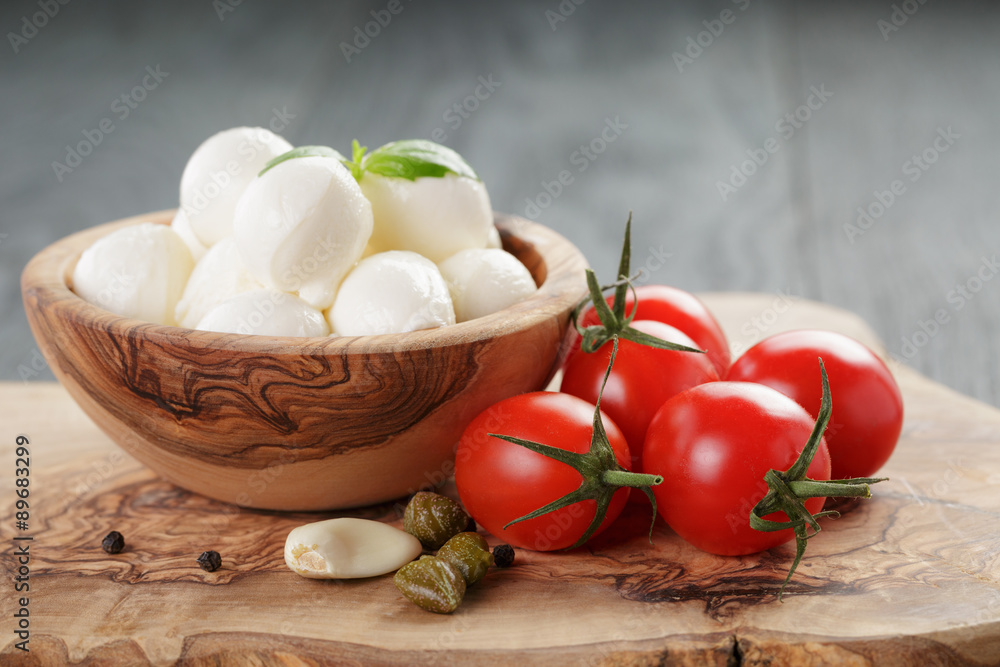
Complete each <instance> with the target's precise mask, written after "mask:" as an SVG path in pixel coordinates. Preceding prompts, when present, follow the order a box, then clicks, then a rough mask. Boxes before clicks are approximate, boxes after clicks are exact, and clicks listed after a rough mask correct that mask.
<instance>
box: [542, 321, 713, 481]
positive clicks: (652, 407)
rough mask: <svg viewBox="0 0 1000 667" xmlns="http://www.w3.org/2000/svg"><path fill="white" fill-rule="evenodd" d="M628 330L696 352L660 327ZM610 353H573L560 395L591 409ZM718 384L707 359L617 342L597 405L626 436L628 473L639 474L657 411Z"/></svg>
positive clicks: (607, 349)
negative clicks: (685, 393) (694, 389)
mask: <svg viewBox="0 0 1000 667" xmlns="http://www.w3.org/2000/svg"><path fill="white" fill-rule="evenodd" d="M640 307H641V304H640ZM632 327H633V328H634V329H638V330H639V331H641V332H643V333H647V334H650V335H651V336H656V337H657V338H660V339H663V340H666V341H669V342H671V343H679V344H681V345H687V346H690V347H697V344H696V343H695V342H694V341H692V340H691V339H690V338H688V337H687V336H686V335H684V334H683V333H682V332H681V331H679V330H678V329H676V328H674V327H672V326H669V325H667V324H663V323H662V322H654V321H651V320H638V321H636V320H633V322H632ZM611 347H612V346H611V344H610V343H605V344H604V345H603V346H602V347H601V349H599V350H598V351H597V352H592V353H589V354H588V353H586V352H583V351H581V350H580V348H576V349H574V350H573V351H572V352H571V353H570V355H569V357H568V358H567V359H566V364H565V366H564V367H563V371H564V375H563V380H562V387H561V391H563V392H565V393H567V394H572V395H573V396H579V397H580V398H582V399H583V400H585V401H588V402H590V403H596V402H597V395H598V393H599V392H600V391H601V384H602V382H603V380H604V373H605V371H606V370H607V368H608V362H609V361H610V359H611ZM718 379H719V376H718V374H717V373H716V372H715V367H714V366H713V365H712V362H711V360H710V359H709V358H708V355H706V354H699V353H697V352H680V351H677V350H661V349H658V348H653V347H648V346H646V345H640V344H638V343H633V342H632V341H628V340H624V339H619V348H618V356H617V358H616V359H615V366H614V368H613V369H612V370H611V377H610V378H609V379H608V386H607V388H605V390H604V397H603V398H602V399H601V409H602V410H604V411H605V412H606V413H607V414H608V415H609V416H610V417H611V419H612V420H613V421H614V422H615V424H617V425H618V426H619V427H620V428H621V430H622V433H624V434H625V440H627V441H628V447H629V451H630V452H631V453H632V462H631V464H630V466H631V467H630V470H634V471H636V472H641V471H642V467H641V465H640V462H641V460H642V443H643V441H644V440H645V439H646V427H647V426H649V422H650V420H651V419H652V418H653V415H655V414H656V411H657V410H659V409H660V406H661V405H663V403H664V402H665V401H666V400H667V399H669V398H671V397H673V396H675V395H676V394H679V393H680V392H682V391H684V390H685V389H690V388H691V387H694V386H697V385H699V384H703V383H705V382H714V381H716V380H718ZM640 497H645V496H640Z"/></svg>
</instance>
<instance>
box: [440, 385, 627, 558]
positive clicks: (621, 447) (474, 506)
mask: <svg viewBox="0 0 1000 667" xmlns="http://www.w3.org/2000/svg"><path fill="white" fill-rule="evenodd" d="M603 422H604V429H605V431H607V435H608V442H609V443H610V444H611V448H612V450H613V451H614V453H615V458H616V459H617V461H618V464H619V465H621V466H622V467H623V468H626V469H627V468H628V467H629V461H630V456H629V451H628V444H626V442H625V436H623V435H622V432H621V431H620V430H619V429H618V427H617V426H615V424H614V422H613V421H611V420H610V419H608V418H607V417H606V416H604V417H603ZM593 424H594V405H593V404H591V403H587V402H586V401H584V400H582V399H579V398H576V397H575V396H569V395H567V394H557V393H553V392H544V391H539V392H534V393H531V394H521V395H519V396H513V397H511V398H508V399H505V400H502V401H500V402H499V403H496V404H494V405H493V406H491V407H489V408H487V409H486V410H485V411H484V412H482V413H481V414H480V415H479V416H478V417H476V418H475V419H474V420H473V421H472V423H471V424H469V426H468V428H466V429H465V432H464V433H463V434H462V438H461V440H460V441H459V443H458V451H457V452H456V454H455V486H456V487H457V488H458V495H459V497H461V499H462V504H463V505H464V506H465V509H466V510H467V511H468V512H469V514H471V515H472V517H473V518H474V519H475V520H476V522H477V523H478V524H479V525H481V526H482V527H483V528H485V529H486V530H488V531H489V532H490V533H492V534H493V535H495V536H497V537H499V538H500V539H501V540H504V541H505V542H508V543H510V544H512V545H514V546H516V547H523V548H525V549H533V550H535V551H553V550H556V549H565V548H566V547H569V546H572V545H573V544H575V543H576V541H577V540H578V539H579V538H580V537H582V536H583V534H584V533H585V532H586V530H587V527H588V526H590V523H591V522H592V521H593V519H594V511H595V509H596V506H597V503H596V502H595V501H593V500H585V501H582V502H579V503H575V504H573V505H569V506H567V507H563V508H562V509H558V510H556V511H554V512H550V513H549V514H545V515H543V516H539V517H535V518H534V519H529V520H527V521H522V522H520V523H516V524H514V525H513V526H510V527H509V528H507V529H506V530H505V529H504V525H506V524H507V523H508V522H510V521H513V520H514V519H518V518H520V517H522V516H524V515H526V514H530V513H531V512H533V511H535V510H537V509H538V508H540V507H543V506H545V505H547V504H548V503H551V502H552V501H554V500H558V499H559V498H561V497H562V496H564V495H566V494H567V493H570V492H571V491H574V490H576V489H577V488H579V486H580V483H581V481H582V477H581V476H580V473H579V472H577V471H576V470H575V469H573V468H572V467H570V466H569V465H567V464H566V463H562V462H560V461H556V460H554V459H551V458H548V457H546V456H544V455H542V454H538V453H536V452H533V451H531V450H529V449H525V448H524V447H521V446H519V445H515V444H513V443H511V442H507V441H505V440H500V439H499V438H494V437H490V435H488V434H490V433H497V434H502V435H509V436H513V437H515V438H521V439H523V440H532V441H534V442H539V443H542V444H545V445H549V446H551V447H557V448H559V449H565V450H567V451H572V452H577V453H581V454H582V453H586V452H587V451H588V450H589V449H590V440H591V435H592V432H593ZM628 496H629V489H628V488H627V487H624V488H622V489H620V490H618V491H616V492H615V494H614V496H613V497H612V499H611V504H610V505H609V507H608V511H607V514H606V516H605V518H604V521H602V522H601V525H600V527H599V528H598V529H597V531H596V532H595V533H594V534H595V535H597V534H598V533H600V532H601V531H603V530H604V529H605V528H607V527H608V526H609V525H611V522H612V521H614V520H615V519H616V518H617V517H618V515H619V514H621V511H622V509H623V508H624V507H625V502H626V501H627V500H628Z"/></svg>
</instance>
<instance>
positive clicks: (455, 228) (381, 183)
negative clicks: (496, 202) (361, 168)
mask: <svg viewBox="0 0 1000 667" xmlns="http://www.w3.org/2000/svg"><path fill="white" fill-rule="evenodd" d="M361 190H362V191H363V192H364V193H365V196H366V197H367V198H368V200H369V201H370V202H371V203H372V213H373V214H374V216H375V229H374V231H373V233H372V246H373V247H374V248H375V250H376V251H378V252H384V251H386V250H410V251H413V252H416V253H420V254H421V255H423V256H424V257H427V258H429V259H430V260H431V261H433V262H440V261H442V260H444V259H445V258H447V257H450V256H451V255H454V254H455V253H456V252H458V251H459V250H464V249H465V248H485V247H486V244H487V242H488V241H489V240H490V230H491V229H493V209H492V208H491V207H490V196H489V194H487V192H486V186H484V185H483V184H482V182H481V181H477V180H475V179H473V178H468V177H466V176H457V175H455V174H447V175H445V176H443V177H441V178H437V177H429V176H428V177H423V178H418V179H416V180H413V181H411V180H408V179H405V178H396V177H388V176H380V175H378V174H373V173H370V172H365V173H364V175H363V176H362V177H361Z"/></svg>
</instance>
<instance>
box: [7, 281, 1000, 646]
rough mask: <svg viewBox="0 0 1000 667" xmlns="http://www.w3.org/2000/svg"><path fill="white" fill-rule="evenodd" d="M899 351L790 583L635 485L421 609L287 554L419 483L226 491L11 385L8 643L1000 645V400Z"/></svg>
mask: <svg viewBox="0 0 1000 667" xmlns="http://www.w3.org/2000/svg"><path fill="white" fill-rule="evenodd" d="M702 297H703V298H704V300H705V301H706V303H707V304H708V305H709V307H710V308H712V310H713V311H714V312H715V313H716V315H717V317H718V318H719V319H720V321H721V322H722V324H723V326H724V327H725V329H726V331H727V333H728V334H729V335H730V339H731V341H732V342H733V344H734V347H735V348H737V349H742V348H745V347H746V345H747V344H748V343H750V342H752V340H753V339H754V338H756V337H761V336H763V335H765V334H766V335H770V334H773V333H777V332H779V331H782V330H787V329H797V328H822V329H830V330H835V331H840V332H843V333H846V334H848V335H851V336H854V337H855V338H857V339H859V340H861V341H863V342H865V343H867V344H869V345H871V346H874V347H876V349H881V347H880V344H879V342H878V340H877V339H876V337H875V336H874V335H873V333H872V332H871V331H870V330H869V328H868V327H867V326H866V325H865V324H864V322H862V321H861V320H860V319H859V318H857V317H856V316H854V315H852V314H850V313H848V312H845V311H843V310H839V309H836V308H833V307H830V306H826V305H822V304H818V303H815V302H810V301H804V300H792V301H789V300H788V299H787V298H786V297H776V296H775V295H767V294H737V293H723V294H705V295H702ZM890 364H891V367H892V369H893V372H894V373H895V374H896V377H897V380H898V381H899V384H900V386H901V388H902V391H903V395H904V400H905V410H906V418H905V424H904V428H903V435H902V437H901V440H900V443H899V445H898V447H897V449H896V452H895V453H894V455H893V457H892V458H891V460H890V461H889V463H888V464H887V465H886V466H885V468H884V469H883V471H882V472H883V473H884V474H885V475H887V476H889V477H890V478H891V480H890V481H888V482H884V483H882V484H880V485H878V486H877V487H875V488H874V490H873V492H874V497H873V498H872V499H871V500H868V501H864V502H862V503H860V504H856V505H854V506H850V507H848V508H845V509H847V511H845V513H844V514H843V516H842V517H841V518H840V519H836V520H829V519H827V520H824V521H823V523H822V525H823V531H822V533H820V534H819V535H817V536H816V537H815V538H813V539H811V540H810V542H809V548H808V551H807V553H806V556H805V558H804V560H803V561H802V564H801V566H800V567H799V570H798V572H797V573H796V575H795V577H794V579H793V580H792V582H791V584H790V585H789V587H788V590H787V592H786V595H785V599H784V601H783V602H779V601H778V600H777V597H776V593H777V590H778V588H779V587H780V585H781V582H782V580H783V578H784V575H785V572H786V570H787V567H788V565H789V563H790V561H791V557H792V555H793V553H794V548H793V546H792V545H784V546H782V547H778V548H775V549H773V550H771V551H768V552H764V553H761V554H756V555H752V556H745V557H719V556H713V555H710V554H706V553H703V552H700V551H699V550H697V549H695V548H694V547H691V546H689V545H687V544H686V543H684V542H683V541H682V540H681V539H680V538H679V537H677V536H676V535H675V534H674V533H673V532H672V531H671V530H670V529H669V528H668V527H667V526H666V525H665V524H664V523H663V522H662V520H658V521H657V523H656V530H655V533H654V535H653V545H650V544H649V542H648V541H647V539H646V533H645V531H646V529H647V528H648V521H649V512H650V508H649V507H648V505H647V506H644V505H642V504H630V505H629V507H628V508H627V509H626V512H625V514H623V516H622V518H621V519H619V521H618V522H616V523H615V524H614V525H613V526H612V527H611V528H610V529H609V530H608V531H607V532H605V533H604V534H603V535H601V536H598V537H597V538H595V539H594V540H592V541H591V542H589V543H588V544H587V545H585V546H584V547H582V548H579V549H576V550H574V551H570V552H561V553H535V552H530V551H525V550H519V551H518V553H517V562H516V564H515V566H514V567H512V568H510V569H507V570H495V571H492V572H491V573H490V574H489V575H488V576H487V577H486V578H485V579H484V580H483V581H482V582H480V583H479V584H478V585H477V586H476V587H475V588H473V589H470V590H469V592H468V594H467V595H466V598H465V601H464V603H463V604H462V606H461V607H460V608H459V609H458V611H456V612H455V613H454V614H451V615H436V614H431V613H428V612H425V611H423V610H421V609H419V608H417V607H415V606H414V605H412V604H411V603H410V602H408V601H407V600H405V599H404V598H403V597H402V596H401V595H400V594H399V593H398V591H397V590H396V589H395V587H394V586H393V583H392V577H391V576H388V575H387V576H383V577H378V578H374V579H368V580H353V581H340V582H337V581H317V580H309V579H303V578H301V577H299V576H297V575H295V574H293V573H292V572H291V571H289V570H288V569H287V568H286V567H285V564H284V561H283V558H282V548H283V544H284V540H285V536H286V535H287V533H288V531H289V530H290V529H291V528H293V527H294V526H296V525H299V524H301V523H305V522H309V521H315V520H319V519H322V518H329V517H333V516H360V517H366V518H373V519H380V520H384V521H389V522H392V523H393V524H394V525H397V526H399V525H401V520H400V519H399V514H398V513H399V511H400V509H401V507H402V505H401V503H402V502H404V501H405V499H401V500H400V502H398V503H386V504H382V505H378V506H373V507H370V508H366V509H362V510H351V511H346V512H339V513H332V512H327V513H318V514H308V513H279V512H266V511H257V510H246V509H241V508H239V507H236V506H232V505H226V504H223V503H219V502H216V501H213V500H209V499H206V498H204V497H201V496H197V495H194V494H191V493H188V492H186V491H183V490H181V489H179V488H178V487H175V486H173V485H171V484H169V483H167V482H165V481H163V480H161V479H159V478H157V477H156V476H155V475H154V474H153V473H151V472H150V471H149V470H147V469H146V468H144V467H143V466H142V465H140V464H139V463H137V462H136V461H135V460H133V459H132V458H130V457H129V456H128V455H127V454H125V453H123V452H122V451H121V450H119V449H118V448H117V447H116V446H115V445H114V444H113V443H112V442H111V441H110V440H109V439H108V438H107V437H106V436H105V435H104V434H103V433H101V432H100V431H99V430H98V429H97V427H96V426H94V425H93V424H92V423H91V422H90V421H89V420H88V419H87V417H85V416H84V414H83V413H82V412H81V411H80V410H79V409H78V408H77V407H76V405H75V404H74V403H73V402H72V400H71V399H70V397H69V396H68V394H67V393H66V392H65V391H64V390H63V389H62V388H61V387H60V386H59V385H57V384H51V383H36V384H30V383H29V384H22V383H3V384H0V423H2V425H3V437H2V441H0V451H2V456H0V460H2V461H5V462H6V466H5V469H4V470H3V473H2V475H0V480H2V485H0V491H2V498H3V500H2V503H0V507H2V510H0V514H2V519H0V536H2V540H3V545H4V551H3V556H2V557H0V562H2V567H3V570H4V583H3V595H2V597H0V618H2V619H3V620H2V621H0V631H2V633H3V634H2V636H3V637H4V639H3V641H2V645H3V646H4V648H3V649H2V651H0V664H29V665H61V664H82V665H145V664H152V665H169V664H181V665H227V664H248V663H249V664H255V665H324V664H365V665H437V664H449V663H454V664H466V665H493V664H508V663H518V664H545V665H579V664H593V665H618V664H670V665H673V664H677V665H737V664H743V665H761V664H811V665H818V664H854V665H866V664H913V665H969V664H971V665H1000V411H998V410H997V409H995V408H992V407H990V406H987V405H984V404H982V403H979V402H977V401H974V400H972V399H970V398H967V397H964V396H962V395H960V394H957V393H955V392H953V391H951V390H949V389H946V388H944V387H942V386H940V385H937V384H935V383H933V382H931V381H929V380H927V379H926V378H923V377H921V376H920V375H919V374H917V373H916V372H915V371H913V370H912V369H910V368H908V367H905V366H902V365H899V364H896V363H894V362H890ZM18 434H26V435H28V436H29V437H30V439H31V445H30V447H31V487H30V488H31V496H30V498H31V518H30V527H29V530H28V531H27V533H20V534H30V535H31V536H32V537H33V541H32V542H31V543H30V544H31V546H30V553H31V562H30V568H31V574H30V577H31V579H30V584H31V590H30V593H29V595H30V603H29V608H30V619H31V626H30V630H31V639H30V644H29V646H30V648H31V651H30V653H23V652H22V651H20V650H17V649H16V648H15V647H14V643H15V642H16V641H17V639H16V638H13V639H12V637H14V635H13V630H14V628H13V622H12V618H13V613H14V612H15V611H16V608H17V607H16V605H17V598H18V596H19V595H23V594H15V593H14V592H13V585H12V582H11V579H12V577H13V576H14V574H15V572H14V571H15V570H16V564H15V561H14V557H13V555H12V554H13V548H12V547H11V546H10V545H11V544H13V542H12V538H13V536H14V534H16V531H15V528H14V525H15V518H14V516H13V512H14V507H13V505H14V498H15V495H14V452H13V450H14V442H15V438H16V436H17V435H18ZM261 483H263V484H266V483H267V479H263V478H262V480H261ZM444 489H445V492H449V493H454V488H453V487H452V486H448V485H446V486H445V487H444ZM110 530H119V531H121V532H122V533H123V534H124V536H125V541H126V548H125V550H124V551H123V552H122V553H120V554H117V555H113V556H112V555H107V554H105V553H104V552H103V551H102V550H101V546H100V544H101V538H102V537H103V536H104V535H105V534H106V533H107V532H109V531H110ZM489 539H490V541H491V543H494V544H495V543H496V540H495V539H494V538H492V537H489ZM206 549H215V550H217V551H219V552H220V553H221V554H222V561H223V565H222V568H221V569H220V570H218V571H216V572H212V573H209V572H204V571H202V570H201V569H199V568H198V566H197V564H196V562H195V558H196V557H197V556H198V555H199V554H200V553H201V552H202V551H203V550H206Z"/></svg>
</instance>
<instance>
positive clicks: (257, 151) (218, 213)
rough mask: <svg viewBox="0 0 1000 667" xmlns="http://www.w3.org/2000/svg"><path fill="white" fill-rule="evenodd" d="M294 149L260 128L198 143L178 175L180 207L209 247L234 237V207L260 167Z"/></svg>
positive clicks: (232, 131)
mask: <svg viewBox="0 0 1000 667" xmlns="http://www.w3.org/2000/svg"><path fill="white" fill-rule="evenodd" d="M290 150H292V145H291V144H290V143H288V142H287V141H285V140H284V139H282V138H281V137H279V136H278V135H276V134H275V133H273V132H271V131H270V130H267V129H265V128H263V127H234V128H232V129H229V130H223V131H222V132H219V133H218V134H213V135H212V136H211V137H209V138H208V139H206V140H205V141H203V142H202V143H201V145H200V146H198V148H196V149H195V151H194V153H192V154H191V157H190V158H189V159H188V162H187V165H185V167H184V173H183V174H182V175H181V208H182V209H183V210H184V213H185V214H186V215H187V218H188V220H189V221H190V223H191V229H192V230H193V231H194V234H195V236H197V237H198V240H199V241H201V243H202V244H204V245H205V246H206V247H211V246H213V245H215V244H216V243H218V242H219V241H221V240H222V239H224V238H226V237H227V236H231V235H232V233H233V216H234V214H235V211H236V203H237V202H238V201H239V199H240V197H241V196H242V195H243V191H244V190H246V188H247V185H249V184H250V183H251V182H252V181H253V180H254V179H255V178H256V177H257V174H258V173H259V172H260V170H261V169H263V168H264V166H265V165H266V164H267V163H268V162H270V161H271V160H272V159H274V158H276V157H278V156H279V155H281V154H282V153H286V152H288V151H290Z"/></svg>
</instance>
